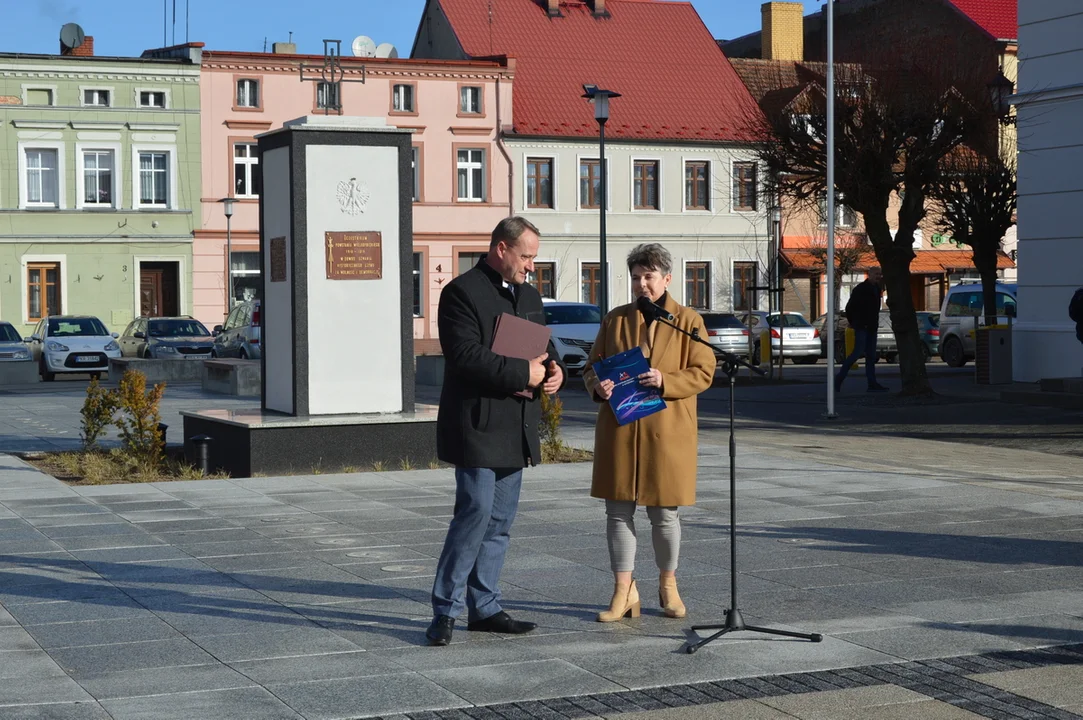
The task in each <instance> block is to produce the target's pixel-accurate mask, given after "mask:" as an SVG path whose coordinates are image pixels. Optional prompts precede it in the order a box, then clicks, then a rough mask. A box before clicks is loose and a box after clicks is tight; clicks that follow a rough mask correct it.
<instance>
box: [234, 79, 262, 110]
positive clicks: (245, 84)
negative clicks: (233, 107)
mask: <svg viewBox="0 0 1083 720" xmlns="http://www.w3.org/2000/svg"><path fill="white" fill-rule="evenodd" d="M237 107H246V108H258V107H259V81H258V80H252V79H245V80H238V81H237Z"/></svg>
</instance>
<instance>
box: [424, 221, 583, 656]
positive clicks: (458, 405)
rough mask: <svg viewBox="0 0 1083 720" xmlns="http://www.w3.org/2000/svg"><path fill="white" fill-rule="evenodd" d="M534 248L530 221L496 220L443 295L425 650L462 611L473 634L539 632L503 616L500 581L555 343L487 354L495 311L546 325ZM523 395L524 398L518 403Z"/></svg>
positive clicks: (533, 452) (555, 365)
mask: <svg viewBox="0 0 1083 720" xmlns="http://www.w3.org/2000/svg"><path fill="white" fill-rule="evenodd" d="M539 242H540V240H539V237H538V229H537V228H536V227H534V225H532V224H531V223H530V222H528V221H527V220H524V219H523V218H520V217H509V218H505V219H504V220H501V221H500V223H499V224H498V225H497V226H496V229H495V230H493V235H492V241H491V243H490V244H489V253H488V254H487V255H486V256H485V257H484V258H482V259H481V261H480V262H478V264H477V265H476V266H475V267H474V268H473V269H472V270H469V271H467V272H465V273H463V274H462V275H460V276H459V277H457V278H455V279H454V280H452V281H451V282H450V283H448V284H447V286H446V287H445V288H444V290H443V292H442V293H441V294H440V307H439V311H438V325H439V329H440V347H441V349H442V350H443V353H444V386H443V389H442V391H441V393H440V412H439V415H438V418H437V423H436V433H437V437H436V444H437V455H438V456H439V458H440V459H441V460H443V461H444V462H447V463H451V464H452V465H454V466H455V511H454V516H453V518H452V520H451V525H450V526H449V527H448V533H447V539H446V540H445V541H444V549H443V552H442V553H441V554H440V561H439V563H438V564H437V566H436V580H435V582H434V583H433V588H432V608H433V616H434V619H433V622H432V624H431V625H430V626H429V629H428V630H427V631H426V632H425V636H426V637H427V638H428V641H429V644H431V645H447V644H448V643H449V642H451V633H452V630H453V629H454V627H455V618H456V617H457V616H458V615H459V614H460V613H462V611H463V609H464V608H465V609H466V610H467V617H468V619H469V624H468V625H467V628H468V629H469V630H472V631H478V630H480V631H485V632H500V633H516V634H517V633H525V632H529V631H531V630H533V629H534V628H535V627H537V626H536V625H535V624H534V623H531V622H523V621H519V620H513V619H512V618H511V617H509V616H508V614H507V613H506V612H504V611H503V610H502V609H501V607H500V590H499V589H498V587H497V582H498V581H499V579H500V570H501V568H502V567H503V565H504V554H505V553H506V552H507V549H508V541H509V537H510V536H509V533H510V530H511V524H512V521H513V520H514V519H515V511H516V509H517V507H518V505H519V489H520V486H521V484H522V475H523V468H524V467H526V466H527V465H536V464H538V463H539V462H541V442H540V438H539V435H538V424H539V421H540V420H541V405H540V402H539V399H540V395H539V391H540V392H544V393H547V394H550V395H551V394H553V393H555V392H556V391H557V390H559V389H560V388H561V386H562V385H563V384H564V379H565V377H566V375H567V373H566V372H565V369H564V366H563V364H562V362H561V360H560V358H559V357H558V356H557V353H556V350H555V349H554V348H553V343H552V341H550V342H549V348H548V352H547V354H545V355H541V356H539V357H536V358H534V359H533V360H520V359H517V358H511V357H505V356H503V355H497V354H496V353H494V352H493V351H492V350H490V349H489V348H490V347H491V346H492V342H493V331H494V329H495V325H496V319H497V318H498V317H500V315H501V314H502V313H510V314H512V315H517V316H518V317H521V318H525V319H527V320H530V321H531V322H535V323H538V324H540V325H544V324H545V313H544V310H543V307H542V301H541V295H540V294H539V293H538V291H537V290H536V289H535V288H534V287H533V286H532V285H530V284H529V283H527V282H526V279H527V274H528V273H530V272H533V271H534V258H535V257H537V255H538V244H539ZM528 388H532V389H534V392H533V396H532V398H531V399H529V400H528V399H525V398H523V397H521V396H519V395H516V393H518V392H520V391H522V390H526V389H528Z"/></svg>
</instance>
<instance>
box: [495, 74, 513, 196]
mask: <svg viewBox="0 0 1083 720" xmlns="http://www.w3.org/2000/svg"><path fill="white" fill-rule="evenodd" d="M500 105H501V103H500V76H499V75H497V76H496V146H497V147H498V148H500V154H501V155H503V156H504V160H506V161H507V163H508V216H509V217H510V216H512V215H514V214H515V170H514V168H513V167H512V164H511V155H509V154H508V149H507V148H506V147H505V146H504V135H503V133H502V132H501V130H500V129H501V128H502V127H503V125H502V124H501V122H500Z"/></svg>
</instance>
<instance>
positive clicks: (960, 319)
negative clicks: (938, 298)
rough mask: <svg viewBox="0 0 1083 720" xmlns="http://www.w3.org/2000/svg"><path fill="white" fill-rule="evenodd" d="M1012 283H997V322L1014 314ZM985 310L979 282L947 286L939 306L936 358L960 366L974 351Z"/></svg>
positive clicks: (1012, 317) (1011, 318)
mask: <svg viewBox="0 0 1083 720" xmlns="http://www.w3.org/2000/svg"><path fill="white" fill-rule="evenodd" d="M1015 293H1016V286H1015V285H1014V284H1005V283H997V284H996V294H997V324H998V325H1000V324H1007V323H1010V322H1012V321H1013V320H1014V319H1015V317H1016V294H1015ZM984 314H985V302H984V300H983V299H982V287H981V283H980V282H974V283H962V284H959V285H955V286H954V287H952V288H950V289H949V290H948V293H947V295H945V296H944V302H943V303H942V304H941V306H940V358H941V359H942V360H943V361H944V362H945V363H947V364H948V365H949V366H950V367H962V366H963V365H966V362H967V360H972V359H973V358H974V356H975V355H976V354H977V337H976V332H975V331H976V330H977V328H978V325H979V324H980V319H981V317H982V316H983V315H984Z"/></svg>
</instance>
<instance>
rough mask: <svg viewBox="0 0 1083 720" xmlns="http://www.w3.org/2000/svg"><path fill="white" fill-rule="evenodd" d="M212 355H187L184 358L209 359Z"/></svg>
mask: <svg viewBox="0 0 1083 720" xmlns="http://www.w3.org/2000/svg"><path fill="white" fill-rule="evenodd" d="M210 357H211V356H210V355H185V356H184V359H185V360H208V359H210Z"/></svg>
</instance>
